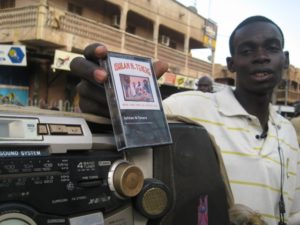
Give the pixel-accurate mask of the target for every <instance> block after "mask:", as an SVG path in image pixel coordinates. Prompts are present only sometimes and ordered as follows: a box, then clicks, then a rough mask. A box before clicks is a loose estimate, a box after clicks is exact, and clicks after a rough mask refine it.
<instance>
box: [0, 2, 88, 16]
mask: <svg viewBox="0 0 300 225" xmlns="http://www.w3.org/2000/svg"><path fill="white" fill-rule="evenodd" d="M0 1H1V0H0ZM68 11H69V12H71V13H74V14H77V15H80V16H81V15H82V7H81V6H79V5H75V4H73V3H71V2H69V3H68Z"/></svg>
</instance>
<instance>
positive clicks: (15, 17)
mask: <svg viewBox="0 0 300 225" xmlns="http://www.w3.org/2000/svg"><path fill="white" fill-rule="evenodd" d="M37 15H38V8H37V7H36V6H30V7H25V8H16V9H6V10H1V11H0V29H1V30H2V29H12V28H17V27H33V26H36V25H37Z"/></svg>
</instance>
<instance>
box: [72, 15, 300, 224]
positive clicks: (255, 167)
mask: <svg viewBox="0 0 300 225" xmlns="http://www.w3.org/2000/svg"><path fill="white" fill-rule="evenodd" d="M229 47H230V52H231V57H228V58H227V66H228V69H229V70H230V71H231V72H235V73H236V89H235V90H234V91H233V90H232V89H230V88H226V89H224V90H223V91H220V92H217V93H202V92H198V91H190V92H188V93H187V92H182V93H178V94H175V95H172V96H171V97H169V98H167V99H165V100H164V108H165V111H166V113H167V114H172V115H180V116H183V117H187V118H189V119H192V120H194V121H195V122H198V123H199V124H201V125H203V126H204V127H205V128H206V129H207V131H208V132H209V133H210V134H211V135H213V136H214V137H215V140H216V143H217V144H218V145H219V147H220V149H221V153H222V156H223V159H224V162H225V166H226V170H227V173H228V176H229V181H230V184H231V188H232V190H233V194H234V198H235V202H236V203H239V204H243V205H246V206H247V207H250V208H251V209H252V210H254V211H255V212H257V213H259V214H260V215H261V217H262V218H263V219H264V220H265V221H266V222H267V224H269V225H275V224H280V225H283V224H285V223H286V222H287V221H288V223H289V225H299V224H300V191H299V190H300V179H299V175H300V169H299V166H300V163H299V159H300V158H299V147H298V144H297V139H296V133H295V130H294V128H293V127H292V125H291V123H290V122H289V121H288V120H286V119H285V118H283V117H282V116H280V115H279V114H277V113H276V112H275V110H274V109H273V107H272V106H271V104H270V102H271V96H272V92H273V89H274V87H275V86H276V85H277V84H278V82H279V81H280V80H281V76H282V73H283V71H284V70H285V69H287V68H288V65H289V54H288V52H284V51H283V47H284V36H283V33H282V31H281V29H280V28H279V27H278V26H277V25H276V24H275V23H274V22H273V21H271V20H269V19H267V18H265V17H262V16H254V17H250V18H248V19H246V20H244V21H243V22H242V23H240V24H239V25H238V26H237V28H236V29H235V30H234V31H233V33H232V34H231V37H230V43H229ZM105 54H106V49H105V47H103V46H98V47H96V45H91V46H89V47H88V48H87V49H86V56H87V58H88V59H90V60H91V61H92V60H94V61H95V60H97V57H98V58H99V57H105ZM91 61H86V60H84V59H76V60H75V61H74V63H72V64H73V65H72V68H73V69H72V70H73V71H75V72H76V73H77V74H78V75H81V76H82V77H83V76H84V77H85V79H88V80H90V81H92V82H94V83H97V82H98V83H103V82H104V81H105V80H106V76H107V75H106V72H105V71H104V70H103V69H102V68H98V67H97V65H95V64H93V63H92V62H91ZM154 67H155V70H156V74H158V75H161V74H162V73H163V72H164V71H166V69H167V68H166V65H165V64H163V63H162V62H157V63H155V65H154ZM94 88H96V87H94ZM98 89H99V88H98ZM78 90H79V91H80V93H81V96H82V107H86V108H85V109H86V110H87V112H96V111H95V110H98V112H100V113H102V115H105V114H107V111H101V109H103V107H105V104H106V103H105V101H102V100H104V99H103V96H104V95H101V96H102V97H97V96H93V95H89V94H88V92H87V90H90V91H91V93H93V91H92V90H91V87H90V83H88V82H86V81H85V82H82V83H81V85H80V86H79V89H78ZM98 93H99V90H98ZM98 96H99V95H98ZM100 98H102V99H100ZM91 107H94V108H92V109H91ZM88 108H89V109H88Z"/></svg>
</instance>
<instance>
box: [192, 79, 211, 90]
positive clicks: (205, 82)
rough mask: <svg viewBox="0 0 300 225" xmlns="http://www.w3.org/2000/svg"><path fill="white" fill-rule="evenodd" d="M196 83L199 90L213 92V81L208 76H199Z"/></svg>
mask: <svg viewBox="0 0 300 225" xmlns="http://www.w3.org/2000/svg"><path fill="white" fill-rule="evenodd" d="M196 85H197V90H198V91H202V92H213V81H212V79H211V78H210V77H208V76H203V77H201V78H199V80H198V82H197V83H196Z"/></svg>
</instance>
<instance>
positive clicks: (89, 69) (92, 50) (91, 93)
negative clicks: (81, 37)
mask: <svg viewBox="0 0 300 225" xmlns="http://www.w3.org/2000/svg"><path fill="white" fill-rule="evenodd" d="M106 55H107V48H106V47H105V46H104V45H102V44H98V43H95V44H91V45H89V46H87V47H86V48H85V50H84V57H85V58H82V57H77V58H75V59H73V60H72V62H71V64H70V68H71V71H72V73H73V74H75V75H77V76H79V77H80V78H82V80H81V82H80V83H79V84H78V85H77V91H78V93H79V95H80V102H79V106H80V109H81V111H82V112H84V113H93V114H96V115H101V116H105V117H109V111H108V105H107V100H106V95H105V90H104V87H103V86H102V85H101V84H103V83H104V82H105V81H106V80H107V72H106V71H105V69H104V68H102V67H100V66H99V63H98V62H99V60H100V59H105V58H106ZM153 67H154V72H155V74H156V76H157V78H159V77H160V76H162V75H163V74H164V73H165V72H166V71H167V70H168V64H166V63H163V62H161V61H157V62H154V63H153Z"/></svg>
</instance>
